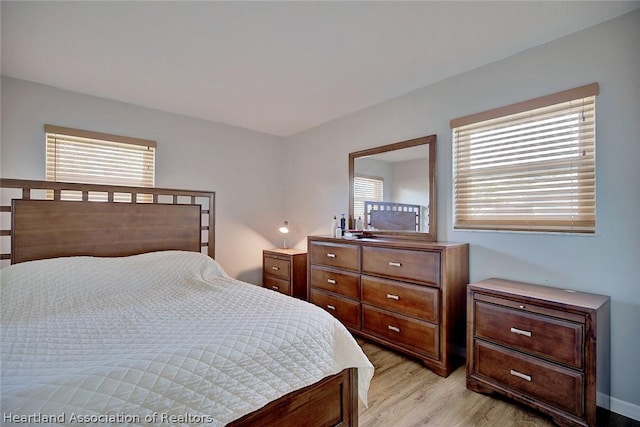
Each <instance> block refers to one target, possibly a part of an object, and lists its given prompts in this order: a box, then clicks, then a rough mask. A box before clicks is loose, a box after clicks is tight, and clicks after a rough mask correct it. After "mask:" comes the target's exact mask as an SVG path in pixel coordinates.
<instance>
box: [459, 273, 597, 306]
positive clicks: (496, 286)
mask: <svg viewBox="0 0 640 427" xmlns="http://www.w3.org/2000/svg"><path fill="white" fill-rule="evenodd" d="M469 288H470V289H472V290H475V291H480V292H482V291H484V292H487V293H491V294H494V295H501V296H516V297H520V298H525V299H529V300H531V299H535V300H542V301H545V302H549V303H555V304H559V305H563V306H573V307H581V308H586V309H592V310H597V309H598V308H600V307H601V306H603V305H605V304H606V303H607V302H608V301H609V297H608V296H606V295H599V294H592V293H588V292H580V291H575V290H572V289H563V288H557V287H551V286H544V285H535V284H531V283H524V282H517V281H513V280H506V279H498V278H490V279H486V280H483V281H480V282H476V283H471V284H469Z"/></svg>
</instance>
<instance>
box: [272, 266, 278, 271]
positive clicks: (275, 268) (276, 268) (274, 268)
mask: <svg viewBox="0 0 640 427" xmlns="http://www.w3.org/2000/svg"><path fill="white" fill-rule="evenodd" d="M271 269H272V270H275V271H278V270H280V267H275V266H274V267H271Z"/></svg>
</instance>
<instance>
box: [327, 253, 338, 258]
mask: <svg viewBox="0 0 640 427" xmlns="http://www.w3.org/2000/svg"><path fill="white" fill-rule="evenodd" d="M335 257H336V254H332V253H328V254H327V258H335Z"/></svg>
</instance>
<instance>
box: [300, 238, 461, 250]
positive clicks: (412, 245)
mask: <svg viewBox="0 0 640 427" xmlns="http://www.w3.org/2000/svg"><path fill="white" fill-rule="evenodd" d="M308 240H309V241H321V242H330V243H345V244H354V245H369V246H377V245H380V246H391V247H397V248H406V249H421V248H423V249H424V248H433V249H444V248H449V247H456V246H468V243H451V242H429V241H424V240H413V239H394V238H391V237H363V238H344V237H342V238H339V237H331V236H308Z"/></svg>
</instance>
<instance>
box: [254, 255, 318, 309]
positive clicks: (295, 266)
mask: <svg viewBox="0 0 640 427" xmlns="http://www.w3.org/2000/svg"><path fill="white" fill-rule="evenodd" d="M262 286H263V287H265V288H269V289H272V290H274V291H277V292H280V293H283V294H285V295H289V296H292V297H295V298H300V299H303V300H306V299H307V252H306V251H304V250H302V249H265V250H263V251H262Z"/></svg>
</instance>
